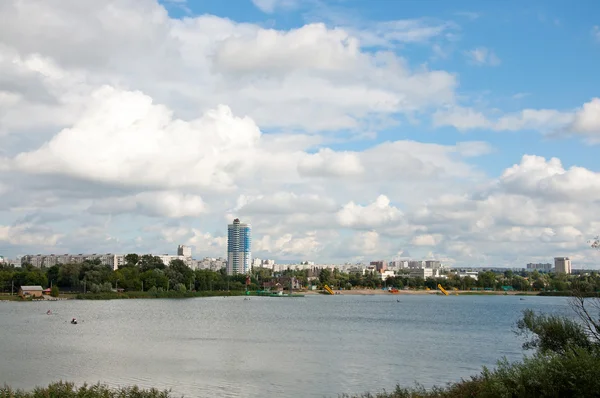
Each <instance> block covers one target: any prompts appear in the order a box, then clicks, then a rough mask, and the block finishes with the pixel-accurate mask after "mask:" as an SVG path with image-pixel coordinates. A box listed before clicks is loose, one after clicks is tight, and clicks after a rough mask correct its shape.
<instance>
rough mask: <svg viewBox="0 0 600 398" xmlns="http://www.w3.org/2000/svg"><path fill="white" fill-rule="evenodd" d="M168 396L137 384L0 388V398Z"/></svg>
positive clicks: (162, 397) (168, 397)
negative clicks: (129, 385) (26, 389)
mask: <svg viewBox="0 0 600 398" xmlns="http://www.w3.org/2000/svg"><path fill="white" fill-rule="evenodd" d="M84 397H85V398H170V397H172V395H171V393H170V392H169V391H167V390H164V391H160V390H157V389H155V388H152V389H150V390H144V389H141V388H139V387H137V386H134V387H121V388H118V389H113V388H110V387H108V386H106V385H102V384H95V385H91V386H88V385H83V386H81V387H77V386H76V385H75V384H73V383H67V382H62V381H61V382H58V383H52V384H50V385H49V386H48V387H43V388H41V387H37V388H35V389H34V390H33V391H31V392H25V391H22V390H13V389H11V388H10V387H8V386H4V387H2V388H0V398H84Z"/></svg>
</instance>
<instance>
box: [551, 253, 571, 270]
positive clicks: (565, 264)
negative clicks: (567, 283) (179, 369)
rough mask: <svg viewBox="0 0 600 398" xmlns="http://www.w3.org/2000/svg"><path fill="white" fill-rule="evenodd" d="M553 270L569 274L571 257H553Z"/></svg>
mask: <svg viewBox="0 0 600 398" xmlns="http://www.w3.org/2000/svg"><path fill="white" fill-rule="evenodd" d="M554 272H555V273H557V274H570V273H571V259H569V257H554Z"/></svg>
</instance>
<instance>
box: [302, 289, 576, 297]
mask: <svg viewBox="0 0 600 398" xmlns="http://www.w3.org/2000/svg"><path fill="white" fill-rule="evenodd" d="M302 293H303V294H306V295H316V294H324V293H323V291H320V290H309V291H306V292H302ZM335 293H336V294H339V295H348V296H353V295H358V296H373V295H387V296H402V295H423V294H442V293H441V292H440V291H439V290H399V291H398V292H397V293H390V292H389V291H387V290H382V289H352V290H336V291H335ZM448 294H449V295H455V294H458V295H464V296H499V295H509V296H537V295H539V294H540V292H519V291H510V292H504V291H474V290H448ZM568 295H569V296H570V295H571V294H568Z"/></svg>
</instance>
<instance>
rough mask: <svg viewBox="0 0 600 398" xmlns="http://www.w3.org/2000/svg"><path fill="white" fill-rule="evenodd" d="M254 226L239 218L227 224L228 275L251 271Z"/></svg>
mask: <svg viewBox="0 0 600 398" xmlns="http://www.w3.org/2000/svg"><path fill="white" fill-rule="evenodd" d="M251 245H252V227H251V226H250V224H244V223H241V222H240V219H239V218H236V219H235V220H233V224H229V225H228V226H227V275H236V274H247V273H248V272H250V271H251V256H252V254H251Z"/></svg>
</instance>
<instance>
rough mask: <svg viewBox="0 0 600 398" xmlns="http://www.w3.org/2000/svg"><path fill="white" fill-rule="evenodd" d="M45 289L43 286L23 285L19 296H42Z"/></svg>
mask: <svg viewBox="0 0 600 398" xmlns="http://www.w3.org/2000/svg"><path fill="white" fill-rule="evenodd" d="M43 294H44V289H42V287H41V286H21V288H20V289H19V296H21V297H42V295H43Z"/></svg>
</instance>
